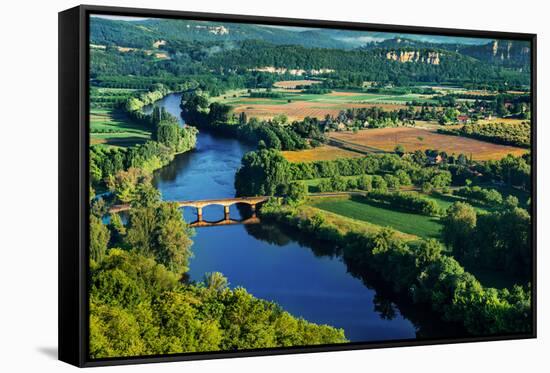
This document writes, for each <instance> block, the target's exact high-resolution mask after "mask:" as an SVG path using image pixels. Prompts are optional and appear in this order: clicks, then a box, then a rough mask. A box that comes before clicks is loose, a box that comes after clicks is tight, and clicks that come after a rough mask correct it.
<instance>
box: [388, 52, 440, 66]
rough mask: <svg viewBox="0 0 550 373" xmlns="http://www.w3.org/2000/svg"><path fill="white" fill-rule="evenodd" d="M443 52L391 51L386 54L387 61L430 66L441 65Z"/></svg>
mask: <svg viewBox="0 0 550 373" xmlns="http://www.w3.org/2000/svg"><path fill="white" fill-rule="evenodd" d="M441 55H442V54H441V52H435V51H421V50H412V51H407V50H391V51H388V52H386V59H388V60H393V61H398V62H401V63H405V62H416V63H426V64H429V65H439V64H440V63H441Z"/></svg>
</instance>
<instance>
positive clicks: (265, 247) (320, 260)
mask: <svg viewBox="0 0 550 373" xmlns="http://www.w3.org/2000/svg"><path fill="white" fill-rule="evenodd" d="M180 99H181V94H170V95H168V96H166V97H164V98H163V99H162V100H159V101H157V102H156V103H155V104H153V105H155V106H161V107H165V108H166V110H167V111H168V112H169V113H171V114H172V115H174V116H176V117H177V118H179V120H180V122H181V124H182V125H183V123H184V121H183V119H182V118H181V115H180V113H181V109H180V107H179V104H180ZM143 110H144V112H146V113H150V112H151V111H152V105H149V106H148V107H145V108H144V109H143ZM252 149H253V148H252V147H250V146H249V145H247V144H243V143H241V142H239V141H238V140H236V139H231V138H227V137H221V136H217V135H215V134H212V133H209V132H207V131H204V130H202V131H201V132H200V133H199V134H198V137H197V147H196V149H195V150H193V151H191V152H188V153H185V154H180V155H178V156H176V158H175V159H174V161H173V162H172V163H171V164H169V165H168V166H166V167H164V168H162V169H160V170H158V171H157V172H155V175H154V180H153V182H154V185H155V186H156V187H157V188H158V189H159V190H160V192H161V195H162V198H163V200H166V201H173V200H196V199H214V198H232V197H234V196H235V188H234V177H235V172H236V171H237V169H238V168H239V166H240V162H241V158H242V156H243V155H244V154H245V153H246V152H247V151H250V150H252ZM243 211H244V209H243ZM183 213H184V217H185V220H186V221H188V222H191V221H194V220H196V212H195V209H192V208H184V212H183ZM230 214H231V217H232V218H235V217H239V216H241V215H240V211H239V209H238V208H237V207H236V206H232V207H231V212H230ZM223 216H224V212H223V207H222V206H208V207H206V208H205V209H204V210H203V219H204V220H207V221H217V220H220V219H222V218H223ZM195 231H196V234H195V236H194V237H192V239H193V242H194V243H193V247H192V250H193V253H194V257H193V258H192V259H191V262H190V272H189V275H190V278H191V280H195V281H201V280H202V279H203V276H204V274H205V273H206V272H214V271H218V272H221V273H223V274H224V275H225V276H226V277H227V278H228V280H229V283H230V286H231V287H237V286H241V287H244V288H246V289H247V291H248V292H250V293H251V294H253V295H254V296H256V297H258V298H262V299H266V300H269V301H273V302H276V303H277V304H279V305H280V306H282V307H283V308H284V309H285V310H286V311H288V312H290V313H291V314H293V315H294V316H300V317H303V318H305V319H306V320H308V321H311V322H314V323H317V324H328V325H332V326H335V327H337V328H343V329H344V331H345V335H346V337H347V338H348V339H349V340H350V341H352V342H367V341H383V340H399V339H410V338H417V336H418V337H419V338H420V337H421V338H425V337H428V338H430V337H438V336H439V337H443V336H447V337H448V336H449V335H448V325H446V324H444V323H442V322H440V321H438V320H433V319H430V318H429V317H427V316H426V314H424V312H423V311H422V310H418V309H415V308H414V307H412V306H410V305H408V304H407V303H406V301H405V300H402V301H401V300H400V299H399V297H398V296H397V295H395V294H392V293H391V291H389V290H387V289H383V287H380V286H374V285H372V284H369V283H368V282H367V283H366V284H365V283H364V282H363V280H361V279H359V278H357V277H354V276H353V275H352V274H351V273H350V272H349V269H348V265H347V264H346V263H344V262H343V261H342V259H341V257H340V256H338V255H335V254H334V248H327V247H323V246H322V245H321V244H320V243H318V242H308V241H307V238H306V237H301V235H300V233H299V232H290V231H288V230H285V229H284V228H283V227H278V226H276V225H273V224H271V223H265V222H263V223H260V224H257V225H226V226H216V227H205V228H197V229H196V230H195ZM374 283H376V281H374ZM390 298H391V299H390ZM396 303H397V304H398V305H396ZM404 315H405V316H404ZM411 320H413V321H411Z"/></svg>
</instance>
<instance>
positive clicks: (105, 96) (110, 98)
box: [90, 87, 138, 109]
mask: <svg viewBox="0 0 550 373" xmlns="http://www.w3.org/2000/svg"><path fill="white" fill-rule="evenodd" d="M137 91H138V90H136V89H129V88H104V87H93V88H92V89H91V90H90V106H91V108H92V109H101V108H104V109H110V108H115V107H117V106H118V105H119V104H121V103H123V102H124V101H126V100H127V99H128V98H129V97H130V96H133V95H134V94H135V93H136V92H137Z"/></svg>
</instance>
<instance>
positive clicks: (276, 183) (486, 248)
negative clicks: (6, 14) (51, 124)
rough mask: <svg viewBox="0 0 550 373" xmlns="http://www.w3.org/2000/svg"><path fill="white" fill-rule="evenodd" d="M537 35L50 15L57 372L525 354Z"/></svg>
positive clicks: (109, 10)
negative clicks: (60, 365)
mask: <svg viewBox="0 0 550 373" xmlns="http://www.w3.org/2000/svg"><path fill="white" fill-rule="evenodd" d="M535 62H536V35H533V34H519V33H507V32H493V31H473V30H455V29H440V28H428V27H417V26H396V25H380V24H362V23H351V22H341V21H318V20H306V19H292V18H271V17H256V16H241V15H226V14H207V13H195V12H180V11H167V10H151V9H134V8H115V7H102V6H79V7H76V8H72V9H69V10H66V11H63V12H60V13H59V358H60V360H63V361H65V362H68V363H70V364H74V365H77V366H80V367H89V366H101V365H116V364H131V363H146V362H163V361H179V360H190V359H213V358H228V357H246V356H256V355H273V354H289V353H304V352H321V351H339V350H350V349H368V348H381V347H396V346H416V345H429V344H441V343H457V342H476V341H496V340H506V339H523V338H534V337H535V336H536V313H535V310H536V282H535V279H536V234H535V233H536V232H535V226H536V224H535V221H536V220H535V219H536V190H535V189H536V183H535V181H536V132H535V129H536V64H535Z"/></svg>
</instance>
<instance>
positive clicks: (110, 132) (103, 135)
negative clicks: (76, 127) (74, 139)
mask: <svg viewBox="0 0 550 373" xmlns="http://www.w3.org/2000/svg"><path fill="white" fill-rule="evenodd" d="M150 137H151V133H150V132H149V130H148V129H146V128H144V127H143V126H141V125H140V124H137V123H134V122H132V121H131V120H130V119H129V118H128V117H127V116H126V115H125V114H124V112H123V111H121V110H116V109H92V110H90V140H91V143H92V144H106V145H113V146H124V147H126V146H132V145H135V144H139V143H143V142H145V141H146V140H148V139H149V138H150Z"/></svg>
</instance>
